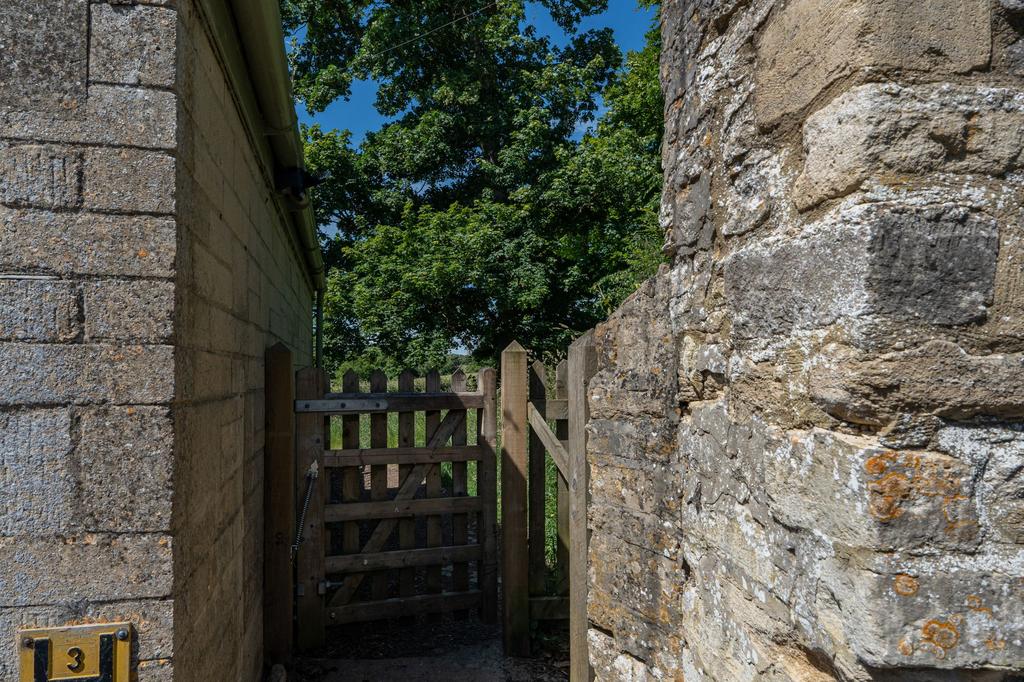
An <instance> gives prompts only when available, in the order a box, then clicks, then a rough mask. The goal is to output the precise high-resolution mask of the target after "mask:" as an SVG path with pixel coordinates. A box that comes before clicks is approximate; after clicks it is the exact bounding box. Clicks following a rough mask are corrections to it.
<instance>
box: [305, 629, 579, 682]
mask: <svg viewBox="0 0 1024 682" xmlns="http://www.w3.org/2000/svg"><path fill="white" fill-rule="evenodd" d="M535 635H536V636H535V638H534V650H535V652H536V657H535V658H530V659H521V658H505V657H504V655H503V654H502V650H501V629H500V628H499V627H497V626H492V625H485V624H483V623H481V622H480V621H479V620H477V619H476V618H469V619H466V620H455V619H453V618H451V617H447V616H445V617H436V618H435V619H434V620H431V621H424V620H422V619H421V620H420V621H419V622H409V623H404V624H403V623H375V624H370V625H362V626H358V627H346V628H335V629H332V630H330V631H328V638H329V640H330V642H331V644H329V645H328V646H327V647H326V648H325V649H324V650H323V651H320V652H316V654H315V655H313V656H310V657H306V658H303V659H301V660H299V661H297V663H296V665H295V667H294V669H293V670H292V671H291V673H290V674H289V676H288V680H289V682H293V681H295V682H390V681H391V680H396V681H398V682H426V681H428V680H429V681H430V682H435V681H443V682H462V681H463V680H465V681H466V682H504V681H508V682H563V681H564V680H568V679H569V655H568V652H567V651H566V650H565V646H566V644H565V642H566V634H565V632H564V626H562V627H561V628H559V627H556V626H546V627H545V628H544V629H542V630H539V631H538V632H536V633H535Z"/></svg>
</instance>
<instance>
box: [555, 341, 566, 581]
mask: <svg viewBox="0 0 1024 682" xmlns="http://www.w3.org/2000/svg"><path fill="white" fill-rule="evenodd" d="M555 398H556V399H557V400H564V401H565V402H566V405H568V403H569V363H568V361H566V360H562V361H561V362H560V363H558V367H557V369H556V370H555ZM555 437H556V438H558V440H559V441H560V442H561V443H562V445H563V446H565V449H566V451H569V420H568V419H559V420H557V421H555ZM556 477H557V479H558V485H557V487H556V488H555V492H556V493H557V496H558V497H557V502H558V515H557V518H558V528H557V534H558V548H557V551H556V565H557V566H558V571H557V573H558V580H559V583H558V592H559V594H563V593H564V592H566V591H567V590H568V586H569V482H568V480H566V478H565V476H564V475H563V474H562V472H560V471H559V472H558V473H557V475H556Z"/></svg>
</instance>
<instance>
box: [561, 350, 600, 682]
mask: <svg viewBox="0 0 1024 682" xmlns="http://www.w3.org/2000/svg"><path fill="white" fill-rule="evenodd" d="M596 371H597V352H596V349H595V348H594V332H593V331H589V332H587V333H586V334H584V335H583V336H581V337H580V338H578V339H576V341H575V342H573V344H572V345H571V346H570V347H569V456H570V458H571V462H572V463H571V465H570V469H571V471H570V477H569V481H568V483H569V659H570V667H569V679H570V681H571V682H589V680H591V679H592V678H593V672H592V671H591V668H590V653H589V651H588V647H587V549H588V546H589V544H590V534H589V531H588V530H587V494H588V487H589V475H588V470H587V421H588V420H589V419H590V410H589V408H588V404H587V387H588V385H589V382H590V378H591V377H592V376H594V373H595V372H596Z"/></svg>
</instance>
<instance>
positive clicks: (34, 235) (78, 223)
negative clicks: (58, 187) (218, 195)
mask: <svg viewBox="0 0 1024 682" xmlns="http://www.w3.org/2000/svg"><path fill="white" fill-rule="evenodd" d="M176 253H177V228H176V227H175V223H174V221H173V220H169V219H163V218H154V217H149V216H132V217H127V216H107V215H97V214H67V213H49V212H45V211H20V210H10V209H3V208H0V270H3V271H5V272H46V273H55V274H59V275H103V276H115V277H117V276H126V277H135V276H142V277H171V276H173V275H174V264H175V255H176Z"/></svg>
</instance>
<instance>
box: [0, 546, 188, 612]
mask: <svg viewBox="0 0 1024 682" xmlns="http://www.w3.org/2000/svg"><path fill="white" fill-rule="evenodd" d="M171 564H172V551H171V538H170V537H169V536H167V535H158V534H146V535H103V534H83V535H80V536H68V537H51V538H40V537H32V536H29V537H16V538H0V566H4V567H5V568H6V570H4V571H0V607H5V606H6V607H14V606H44V605H58V604H77V603H80V602H83V601H85V602H115V601H123V600H130V599H154V598H164V597H169V596H170V595H171V590H172V576H173V572H172V570H171Z"/></svg>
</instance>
